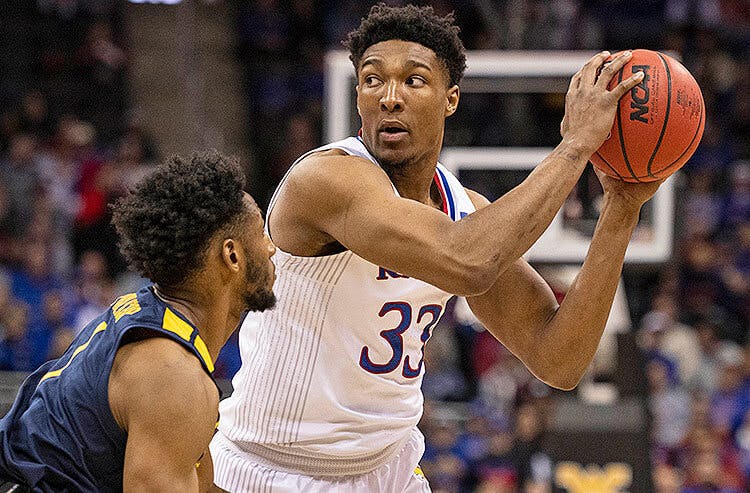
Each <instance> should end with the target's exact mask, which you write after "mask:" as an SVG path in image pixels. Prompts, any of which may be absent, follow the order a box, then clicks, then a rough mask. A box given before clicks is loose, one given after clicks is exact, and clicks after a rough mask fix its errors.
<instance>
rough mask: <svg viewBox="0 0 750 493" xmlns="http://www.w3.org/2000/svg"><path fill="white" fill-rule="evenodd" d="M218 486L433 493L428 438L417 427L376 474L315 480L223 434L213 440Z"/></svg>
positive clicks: (286, 491) (287, 491) (236, 492)
mask: <svg viewBox="0 0 750 493" xmlns="http://www.w3.org/2000/svg"><path fill="white" fill-rule="evenodd" d="M210 450H211V459H212V461H213V464H214V483H215V484H216V486H218V487H220V488H222V489H224V490H226V491H229V492H232V493H240V492H242V493H245V492H259V493H260V492H262V493H266V492H268V493H297V492H310V493H314V492H332V493H352V492H382V493H386V492H387V493H402V492H403V493H429V492H430V491H431V490H430V484H429V483H428V482H427V479H426V478H425V477H424V475H423V474H422V471H421V469H419V460H420V459H421V458H422V454H423V453H424V436H423V435H422V433H421V432H420V431H419V430H417V429H416V428H414V430H413V431H412V432H411V436H410V437H409V439H408V440H407V442H406V444H405V445H404V446H403V448H402V449H401V450H400V451H399V452H398V453H397V454H396V455H394V456H393V457H392V458H391V459H390V460H388V462H386V463H385V464H383V465H381V466H379V467H378V468H377V469H375V470H374V471H370V472H368V473H366V474H362V475H358V476H343V477H313V476H307V475H304V474H299V473H295V472H292V471H284V470H279V469H278V468H276V467H274V466H273V464H271V463H269V462H268V461H266V460H265V459H263V458H261V457H258V456H257V455H255V454H252V453H250V452H248V451H246V450H243V449H241V448H239V447H238V446H237V445H235V444H234V443H233V442H232V441H230V440H229V439H228V438H227V437H226V436H225V435H224V434H223V433H221V431H217V432H216V434H215V435H214V438H213V440H212V441H211V447H210Z"/></svg>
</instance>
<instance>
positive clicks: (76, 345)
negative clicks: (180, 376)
mask: <svg viewBox="0 0 750 493" xmlns="http://www.w3.org/2000/svg"><path fill="white" fill-rule="evenodd" d="M135 328H138V329H148V330H151V331H154V332H158V333H159V335H161V336H164V337H169V338H171V339H173V340H175V341H177V342H179V343H180V344H182V345H184V346H186V347H187V348H188V349H189V350H190V351H192V352H193V353H194V354H195V356H196V357H198V359H199V360H200V361H201V362H202V364H203V367H204V369H205V370H206V372H208V373H209V374H210V373H211V372H212V371H213V362H212V361H211V357H210V355H209V354H208V350H207V348H206V345H205V344H204V343H203V340H202V339H201V338H200V337H199V336H198V330H197V329H196V328H195V327H194V326H193V325H191V324H190V323H189V322H188V321H187V320H186V319H185V318H183V317H182V316H181V315H179V314H178V313H177V312H174V311H172V310H171V309H170V308H169V307H168V306H167V305H166V304H165V303H164V302H163V301H161V300H160V299H159V298H157V297H156V296H155V295H154V293H153V289H152V288H151V287H147V288H144V289H141V290H140V291H138V293H131V294H128V295H125V296H121V297H120V298H118V299H117V300H116V301H115V302H114V304H113V305H112V307H111V308H110V309H109V310H107V311H106V312H105V313H103V314H102V315H100V316H99V317H97V318H96V319H94V320H93V321H92V322H91V323H89V324H88V325H87V326H86V327H85V328H84V329H83V330H82V331H81V333H80V334H79V335H78V336H77V337H76V339H75V340H74V341H73V343H72V344H71V346H70V347H69V348H68V350H67V351H66V352H65V354H63V355H62V356H61V357H60V358H59V359H57V360H53V361H49V362H47V363H45V364H44V365H42V366H41V367H40V368H39V369H38V370H37V371H35V372H34V373H32V374H31V375H30V376H29V377H28V378H27V379H26V381H25V382H24V384H23V385H22V386H21V389H20V391H19V394H18V397H17V398H16V400H15V402H14V404H13V407H12V408H11V410H10V412H9V413H8V414H7V415H6V416H5V417H4V418H3V419H2V420H0V447H2V450H1V452H0V477H2V478H4V479H9V480H12V481H15V482H18V483H21V484H24V485H28V486H29V487H31V488H32V489H34V490H35V491H37V490H38V491H55V492H59V491H121V490H122V469H123V462H124V457H125V444H126V442H127V435H126V433H125V432H124V431H123V430H122V429H121V428H120V427H119V426H118V425H117V423H116V422H115V419H114V417H113V416H112V412H111V410H110V407H109V401H108V392H107V389H108V385H109V373H110V370H111V368H112V363H113V362H114V359H115V355H116V353H117V349H118V348H119V347H120V344H121V341H122V338H123V336H124V335H125V334H126V333H127V332H128V331H129V330H131V329H135Z"/></svg>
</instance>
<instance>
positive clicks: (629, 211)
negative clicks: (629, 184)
mask: <svg viewBox="0 0 750 493" xmlns="http://www.w3.org/2000/svg"><path fill="white" fill-rule="evenodd" d="M641 207H643V204H642V203H641V202H639V201H637V200H635V199H634V198H633V197H630V196H628V195H627V194H623V193H621V192H613V191H605V192H604V202H603V203H602V213H604V211H607V210H610V211H617V212H618V214H619V215H622V216H623V217H624V218H632V219H634V220H635V222H638V218H639V217H640V214H641Z"/></svg>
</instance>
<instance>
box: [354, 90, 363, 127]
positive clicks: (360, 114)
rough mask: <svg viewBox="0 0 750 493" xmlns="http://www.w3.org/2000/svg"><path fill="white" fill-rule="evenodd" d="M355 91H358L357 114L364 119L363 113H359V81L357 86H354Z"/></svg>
mask: <svg viewBox="0 0 750 493" xmlns="http://www.w3.org/2000/svg"><path fill="white" fill-rule="evenodd" d="M354 89H355V90H356V91H357V98H356V101H357V114H358V115H359V116H360V118H361V117H362V112H361V111H359V81H357V85H356V86H354Z"/></svg>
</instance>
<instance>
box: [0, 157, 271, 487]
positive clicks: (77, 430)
mask: <svg viewBox="0 0 750 493" xmlns="http://www.w3.org/2000/svg"><path fill="white" fill-rule="evenodd" d="M242 187H243V175H242V171H241V170H240V168H239V166H238V165H237V164H236V163H234V162H232V161H229V160H227V159H226V158H224V157H222V156H220V155H219V154H216V153H211V154H196V155H193V156H191V157H190V159H187V160H183V159H181V158H179V157H173V158H171V160H169V161H168V162H167V163H166V164H164V165H162V166H160V167H159V168H157V169H156V170H155V172H154V173H152V174H151V175H150V176H148V177H147V178H145V179H144V180H143V181H141V182H140V184H139V185H138V186H137V187H136V188H135V190H134V191H133V193H131V194H130V195H129V196H127V197H126V198H124V199H123V200H121V201H120V202H119V203H118V204H117V205H116V206H115V208H114V219H113V222H114V224H115V226H116V227H117V230H118V232H119V234H120V237H121V249H122V251H123V253H124V255H125V256H126V258H127V260H128V262H129V263H130V265H131V266H132V267H134V268H135V269H137V270H138V271H139V272H140V273H141V274H142V275H143V276H145V277H147V278H149V279H151V280H152V281H153V282H154V284H153V285H151V286H148V287H146V288H144V289H142V290H140V291H138V292H137V293H132V294H128V295H125V296H121V297H120V298H118V299H117V300H116V301H115V302H114V304H113V305H112V307H111V308H110V309H108V310H107V311H106V312H105V313H103V314H102V315H100V316H99V317H97V318H96V319H94V320H93V321H92V322H91V323H90V324H88V326H86V328H84V329H83V331H82V332H81V333H80V334H79V335H78V337H77V338H76V340H75V341H74V342H73V344H72V345H71V346H70V348H68V350H67V351H66V352H65V354H63V355H62V357H60V358H59V359H58V360H55V361H50V362H48V363H46V364H44V365H43V366H42V367H40V368H39V369H38V370H37V371H36V372H34V373H33V374H32V375H31V376H30V377H29V378H28V379H27V380H26V381H25V382H24V384H23V386H22V387H21V390H20V392H19V395H18V397H17V398H16V401H15V403H14V404H13V407H12V409H11V410H10V412H9V413H8V415H7V416H5V417H4V418H3V419H2V421H0V447H1V450H0V452H1V453H0V477H2V478H3V479H6V480H10V481H13V482H16V483H20V484H21V485H23V486H25V487H28V488H30V489H33V490H34V491H92V492H93V491H97V492H100V491H122V490H123V489H125V490H126V491H133V490H135V491H160V492H162V491H175V492H185V491H197V489H198V476H197V474H196V463H198V462H199V461H200V460H201V456H202V455H203V453H204V452H205V451H206V450H207V446H208V443H209V441H210V439H211V436H212V435H213V432H214V428H215V424H216V419H217V415H218V403H219V393H218V389H217V387H216V386H215V384H214V381H213V378H212V376H211V372H212V371H213V369H214V366H213V361H214V359H215V358H216V357H217V355H218V353H219V350H220V349H221V347H222V346H223V345H224V343H225V342H226V340H227V338H228V337H229V335H230V334H231V332H232V331H233V330H234V329H235V327H236V325H237V324H238V322H239V319H240V316H241V314H242V313H243V311H245V310H248V309H249V310H264V309H266V308H269V307H271V306H272V305H273V304H274V302H275V297H274V295H273V291H272V286H273V281H274V267H273V264H272V263H271V260H270V257H271V256H272V255H273V252H274V247H273V245H272V244H271V242H270V240H269V239H268V236H267V235H265V234H264V232H263V219H262V217H261V215H260V213H259V211H258V208H257V206H256V205H255V203H254V202H253V200H252V199H251V198H250V196H249V195H247V194H245V193H244V192H243V191H242ZM0 483H2V481H0Z"/></svg>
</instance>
